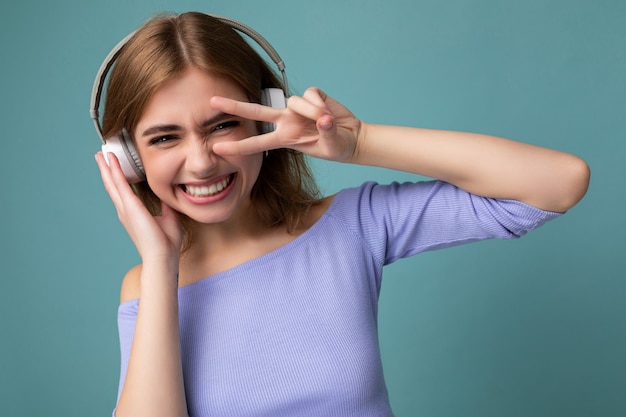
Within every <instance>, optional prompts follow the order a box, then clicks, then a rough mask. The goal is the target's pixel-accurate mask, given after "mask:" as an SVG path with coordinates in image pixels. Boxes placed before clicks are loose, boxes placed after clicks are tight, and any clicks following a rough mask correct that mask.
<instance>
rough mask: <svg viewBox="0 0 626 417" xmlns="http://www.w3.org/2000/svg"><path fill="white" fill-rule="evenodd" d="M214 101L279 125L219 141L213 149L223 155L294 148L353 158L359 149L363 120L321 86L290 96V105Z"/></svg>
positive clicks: (327, 156) (319, 155)
mask: <svg viewBox="0 0 626 417" xmlns="http://www.w3.org/2000/svg"><path fill="white" fill-rule="evenodd" d="M211 105H212V106H213V107H214V108H216V109H218V110H221V111H223V112H225V113H228V114H232V115H235V116H240V117H244V118H246V119H250V120H255V121H262V122H270V123H274V125H275V126H276V129H275V130H274V131H273V132H270V133H265V134H262V135H258V136H253V137H250V138H247V139H243V140H240V141H236V142H218V143H216V144H215V145H214V146H213V151H214V152H215V153H217V154H219V155H224V156H226V155H248V154H254V153H260V152H264V151H267V150H272V149H278V148H291V149H294V150H297V151H300V152H302V153H305V154H307V155H310V156H313V157H316V158H322V159H328V160H332V161H341V162H350V161H352V160H353V159H354V158H355V156H356V154H357V151H358V139H359V133H360V130H361V121H360V120H358V119H357V118H356V117H355V116H354V115H353V114H352V113H351V112H350V110H348V109H347V108H346V107H344V106H343V105H342V104H340V103H339V102H337V101H336V100H334V99H333V98H331V97H329V96H328V95H327V94H325V93H324V92H323V91H322V90H320V89H318V88H314V87H312V88H309V89H307V90H306V91H305V92H304V94H303V95H302V97H300V96H291V97H289V99H288V101H287V107H286V108H272V107H268V106H263V105H260V104H255V103H246V102H241V101H236V100H231V99H228V98H225V97H217V96H215V97H212V99H211Z"/></svg>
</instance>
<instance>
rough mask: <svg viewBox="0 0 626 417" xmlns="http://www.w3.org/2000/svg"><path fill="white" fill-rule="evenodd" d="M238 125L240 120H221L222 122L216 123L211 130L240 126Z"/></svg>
mask: <svg viewBox="0 0 626 417" xmlns="http://www.w3.org/2000/svg"><path fill="white" fill-rule="evenodd" d="M240 125H241V122H240V121H238V120H229V121H227V122H223V123H220V124H218V125H216V126H215V127H214V128H213V131H215V132H217V131H220V130H225V129H229V128H234V127H237V126H240Z"/></svg>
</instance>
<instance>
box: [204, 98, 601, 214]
mask: <svg viewBox="0 0 626 417" xmlns="http://www.w3.org/2000/svg"><path fill="white" fill-rule="evenodd" d="M212 105H213V106H214V107H216V108H218V109H220V110H222V111H224V112H226V113H229V114H234V115H239V116H242V117H245V118H249V119H252V120H261V121H266V122H272V123H274V124H275V125H276V130H275V131H274V132H271V133H267V134H264V135H260V136H256V137H254V138H250V139H246V140H242V141H239V142H228V143H226V142H222V143H218V144H215V145H214V146H213V149H214V151H215V152H216V153H218V154H222V155H227V154H250V153H255V152H262V151H265V150H270V149H276V148H282V147H287V148H292V149H295V150H298V151H301V152H303V153H306V154H308V155H310V156H313V157H317V158H323V159H328V160H333V161H340V162H347V163H354V164H361V165H371V166H378V167H384V168H390V169H395V170H399V171H405V172H412V173H415V174H419V175H423V176H427V177H431V178H436V179H439V180H442V181H446V182H449V183H451V184H454V185H455V186H457V187H459V188H462V189H464V190H466V191H469V192H470V193H473V194H476V195H480V196H484V197H492V198H501V199H512V200H517V201H521V202H524V203H526V204H529V205H532V206H534V207H537V208H540V209H543V210H547V211H554V212H564V211H567V210H568V209H570V208H571V207H572V206H574V205H575V204H576V203H577V202H578V201H580V199H581V198H582V197H583V196H584V195H585V193H586V191H587V187H588V185H589V177H590V171H589V167H588V166H587V164H586V163H585V162H584V161H583V160H582V159H580V158H578V157H576V156H574V155H571V154H568V153H564V152H560V151H556V150H552V149H547V148H542V147H539V146H534V145H529V144H526V143H522V142H516V141H513V140H508V139H503V138H500V137H496V136H490V135H484V134H477V133H467V132H454V131H445V130H434V129H422V128H413V127H400V126H387V125H376V124H369V123H365V122H362V121H360V120H359V119H357V118H356V117H355V116H354V115H353V114H352V113H351V112H350V111H349V110H348V109H347V108H346V107H344V106H343V105H342V104H340V103H339V102H337V101H336V100H334V99H332V98H331V97H329V96H328V95H326V94H325V93H324V92H323V91H321V90H319V89H317V88H309V89H308V90H306V92H305V93H304V94H303V95H302V96H301V97H299V96H292V97H290V98H289V101H288V104H287V108H286V109H274V108H269V107H265V106H261V105H258V104H252V103H242V102H238V101H234V100H229V99H224V98H222V97H214V98H213V99H212Z"/></svg>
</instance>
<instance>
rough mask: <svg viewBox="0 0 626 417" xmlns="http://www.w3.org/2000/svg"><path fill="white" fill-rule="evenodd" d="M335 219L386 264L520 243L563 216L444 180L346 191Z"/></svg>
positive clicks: (374, 186)
mask: <svg viewBox="0 0 626 417" xmlns="http://www.w3.org/2000/svg"><path fill="white" fill-rule="evenodd" d="M343 193H344V195H342V196H341V197H340V199H339V201H337V202H336V203H337V204H335V206H336V207H335V208H336V211H335V215H336V216H339V217H342V219H343V221H344V222H345V223H346V224H347V225H348V227H350V228H352V229H353V230H354V231H355V232H356V233H359V234H360V235H361V237H362V239H363V240H364V241H365V244H366V245H368V246H369V247H370V250H371V251H372V253H373V254H374V256H375V257H377V258H378V259H379V260H380V261H381V262H383V263H384V264H389V263H391V262H394V261H395V260H397V259H399V258H404V257H408V256H412V255H415V254H417V253H420V252H424V251H429V250H435V249H443V248H447V247H451V246H457V245H461V244H465V243H470V242H475V241H479V240H485V239H492V238H499V239H515V238H519V237H521V236H523V235H524V234H526V233H527V232H528V231H530V230H532V229H535V228H537V227H539V226H541V225H542V224H544V223H545V222H547V221H549V220H551V219H554V218H556V217H558V216H559V215H560V213H554V212H548V211H544V210H540V209H538V208H535V207H532V206H529V205H527V204H524V203H521V202H519V201H514V200H502V199H493V198H486V197H480V196H476V195H473V194H471V193H468V192H467V191H464V190H462V189H460V188H458V187H455V186H453V185H452V184H449V183H446V182H442V181H422V182H416V183H391V184H388V185H380V184H377V183H373V182H368V183H365V184H363V185H362V186H361V187H358V188H353V189H349V190H345V191H344V192H343Z"/></svg>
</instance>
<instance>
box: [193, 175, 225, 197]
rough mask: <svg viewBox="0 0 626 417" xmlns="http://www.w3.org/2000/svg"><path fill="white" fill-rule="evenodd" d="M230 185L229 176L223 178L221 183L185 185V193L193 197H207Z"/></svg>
mask: <svg viewBox="0 0 626 417" xmlns="http://www.w3.org/2000/svg"><path fill="white" fill-rule="evenodd" d="M229 183H230V176H228V177H226V178H224V179H223V180H222V181H219V182H216V183H214V184H211V185H201V186H196V185H187V186H185V191H186V192H187V194H189V195H191V196H194V197H209V196H212V195H215V194H217V193H219V192H220V191H222V190H223V189H224V188H226V187H227V186H228V184H229Z"/></svg>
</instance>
